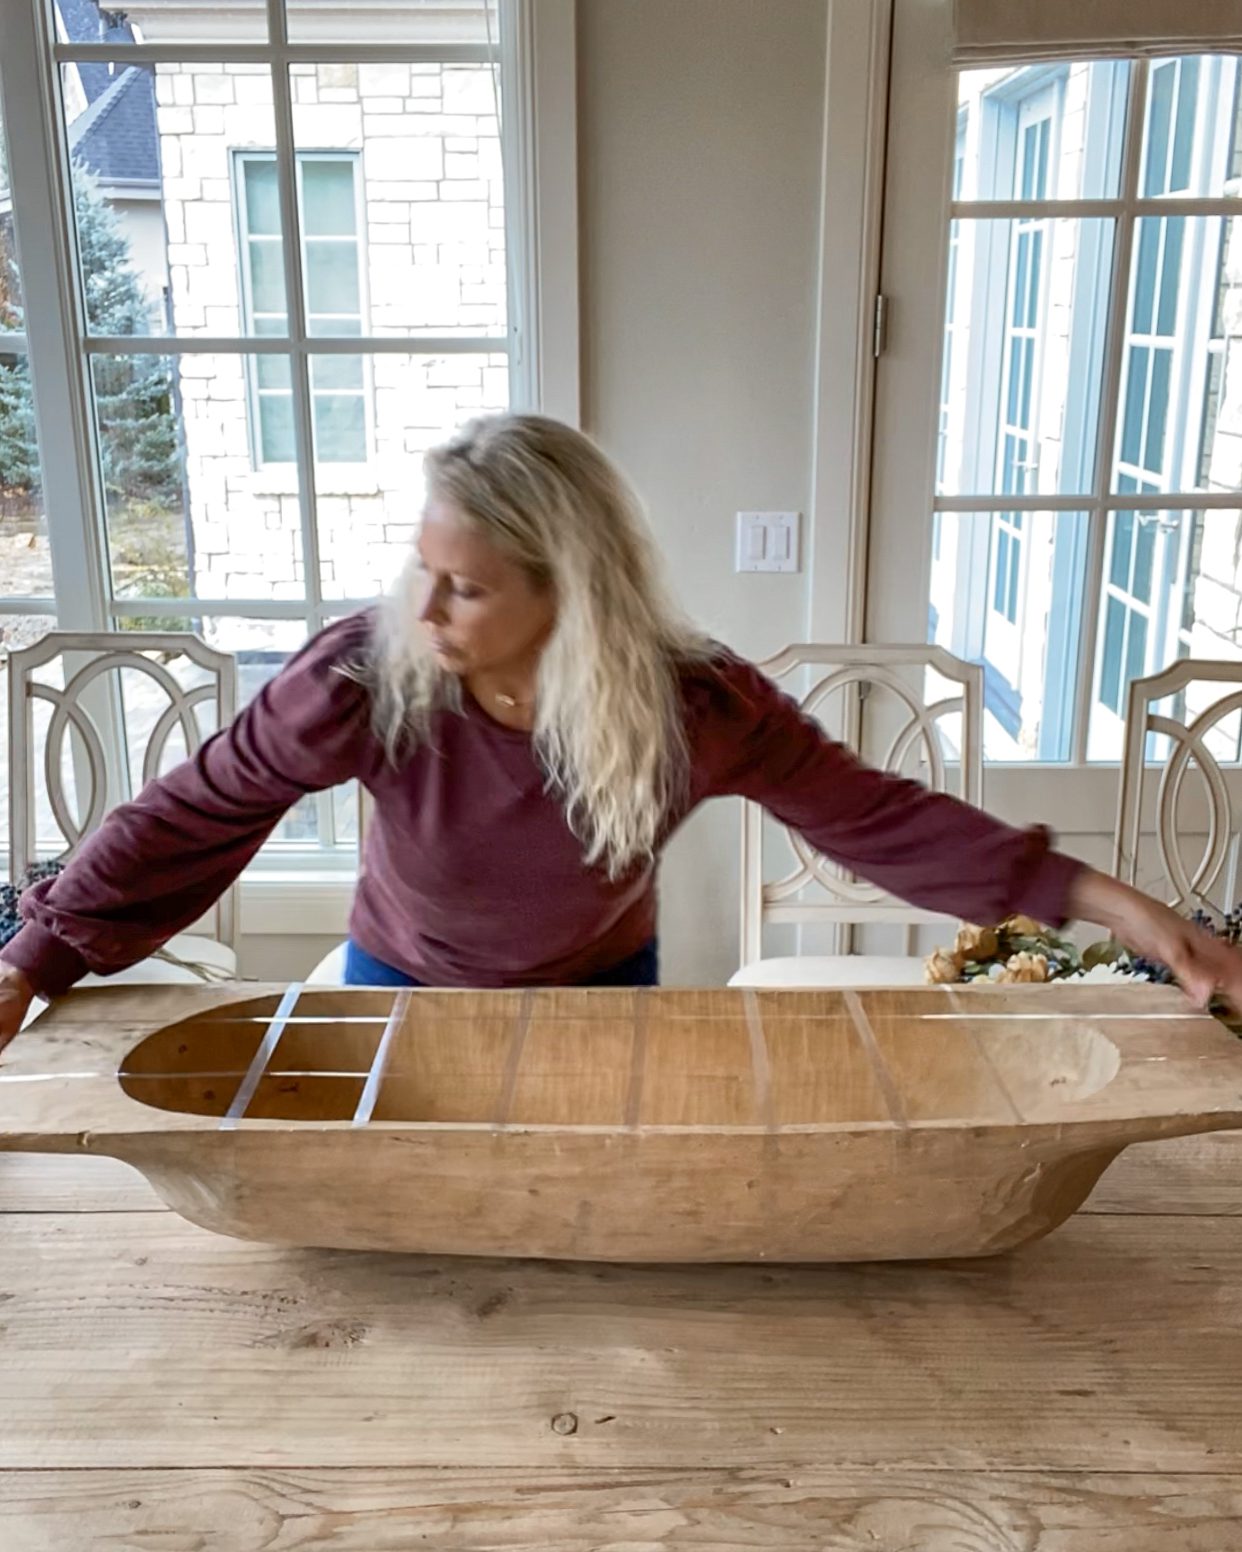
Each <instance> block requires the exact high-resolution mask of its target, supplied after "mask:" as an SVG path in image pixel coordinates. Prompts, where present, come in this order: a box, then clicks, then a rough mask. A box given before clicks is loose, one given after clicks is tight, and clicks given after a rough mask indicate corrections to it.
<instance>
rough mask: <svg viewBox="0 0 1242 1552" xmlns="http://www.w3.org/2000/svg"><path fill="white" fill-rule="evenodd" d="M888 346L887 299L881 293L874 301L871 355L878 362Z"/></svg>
mask: <svg viewBox="0 0 1242 1552" xmlns="http://www.w3.org/2000/svg"><path fill="white" fill-rule="evenodd" d="M887 344H888V298H887V297H886V296H885V295H883V293H881V294H880V295H879V296H877V297H876V299H875V318H874V321H873V323H872V327H871V353H872V355H873V356H875V358H876V360H877V361H878V360H879V358H880V357H881V356H882V355H883V354H884V350H885V347H886V346H887Z"/></svg>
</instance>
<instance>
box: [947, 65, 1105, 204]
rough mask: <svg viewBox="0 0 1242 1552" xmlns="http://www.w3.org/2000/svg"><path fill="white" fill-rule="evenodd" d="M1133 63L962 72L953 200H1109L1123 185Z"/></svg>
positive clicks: (959, 90)
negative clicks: (960, 133) (962, 129)
mask: <svg viewBox="0 0 1242 1552" xmlns="http://www.w3.org/2000/svg"><path fill="white" fill-rule="evenodd" d="M1129 77H1130V66H1129V65H1128V64H1127V63H1126V62H1125V61H1124V60H1097V61H1095V62H1093V63H1089V62H1086V61H1079V62H1074V63H1067V64H1065V65H1063V66H1060V67H1059V68H1057V69H1056V70H1055V71H1054V72H1051V73H1050V72H1049V69H1048V67H1047V66H1046V65H1043V64H1039V65H1029V66H1025V65H1024V66H1019V67H1018V68H1016V69H1015V68H1002V69H986V70H964V71H962V72H961V74H960V76H959V78H958V107H957V112H958V123H959V125H961V124H962V123H963V121H964V123H965V135H964V136H963V137H962V155H961V161H962V171H961V181H960V187H959V190H958V192H957V194H956V195H955V198H957V199H962V200H975V199H1108V198H1111V197H1114V196H1115V195H1116V194H1117V193H1118V192H1119V189H1120V172H1121V152H1122V147H1123V144H1124V140H1125V117H1126V104H1127V96H1128V92H1129Z"/></svg>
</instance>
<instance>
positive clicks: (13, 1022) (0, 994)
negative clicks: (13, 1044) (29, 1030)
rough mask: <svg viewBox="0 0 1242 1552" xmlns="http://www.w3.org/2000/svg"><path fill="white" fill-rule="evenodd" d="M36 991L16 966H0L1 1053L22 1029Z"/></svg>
mask: <svg viewBox="0 0 1242 1552" xmlns="http://www.w3.org/2000/svg"><path fill="white" fill-rule="evenodd" d="M34 997H35V989H34V987H33V986H32V985H31V984H30V982H29V981H28V980H27V979H26V977H25V975H24V974H23V973H22V972H21V971H20V970H18V969H17V968H16V967H15V966H14V965H4V964H0V1051H3V1050H4V1048H5V1046H6V1045H8V1043H9V1041H10V1040H12V1038H13V1036H14V1035H15V1034H16V1033H17V1032H18V1030H19V1029H20V1028H21V1027H22V1020H23V1019H24V1018H25V1017H26V1013H27V1011H28V1010H29V1008H30V1004H31V1003H32V1002H33V1001H34Z"/></svg>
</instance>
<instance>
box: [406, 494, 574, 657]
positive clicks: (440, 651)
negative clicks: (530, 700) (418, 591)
mask: <svg viewBox="0 0 1242 1552" xmlns="http://www.w3.org/2000/svg"><path fill="white" fill-rule="evenodd" d="M418 556H419V561H420V564H421V571H422V576H423V582H424V584H425V586H424V592H423V596H422V607H421V609H420V611H419V619H420V620H421V622H422V626H423V629H424V630H425V631H426V632H427V638H428V640H429V641H430V643H431V647H432V650H433V651H434V652H435V655H436V657H437V658H438V659H439V661H440V664H441V666H442V667H444V668H446V669H448V670H449V672H450V673H454V674H457V675H459V676H460V677H462V678H466V677H468V676H470V675H471V674H480V673H504V672H506V671H512V672H514V673H521V672H524V671H528V670H529V669H530V668H532V667H533V666H534V664H535V663H536V662H537V661H538V658H539V654H540V652H542V650H543V647H544V644H545V643H546V642H547V639H548V637H549V636H550V635H551V633H552V627H553V625H554V623H555V620H556V608H555V603H554V600H553V594H552V589H551V588H550V587H545V586H540V585H539V583H537V582H536V581H535V580H534V579H533V578H532V577H531V575H530V573H529V572H527V571H526V570H525V569H524V568H523V567H521V566H519V565H517V564H516V563H515V562H514V561H512V560H510V559H509V558H508V557H507V556H505V555H504V554H502V553H501V552H500V551H499V550H498V549H497V548H496V547H495V545H493V544H489V543H488V541H487V540H486V539H485V538H483V537H482V535H481V534H479V533H478V532H477V531H476V530H474V529H473V528H471V526H470V524H469V523H468V522H467V521H466V519H465V518H464V517H463V515H462V513H461V511H460V509H459V508H458V507H457V506H455V505H454V503H453V502H451V501H449V500H446V499H445V498H443V497H440V496H436V495H434V494H433V495H432V496H430V497H429V498H428V501H427V505H426V507H425V508H424V510H423V524H422V529H421V531H420V533H419V537H418Z"/></svg>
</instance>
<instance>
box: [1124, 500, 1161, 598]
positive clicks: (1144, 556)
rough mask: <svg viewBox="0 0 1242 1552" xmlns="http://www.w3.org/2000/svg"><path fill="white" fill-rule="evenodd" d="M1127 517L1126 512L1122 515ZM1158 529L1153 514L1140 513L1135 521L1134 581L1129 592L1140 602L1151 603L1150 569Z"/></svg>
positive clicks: (1153, 557) (1154, 553) (1152, 562)
mask: <svg viewBox="0 0 1242 1552" xmlns="http://www.w3.org/2000/svg"><path fill="white" fill-rule="evenodd" d="M1124 515H1125V516H1127V517H1128V516H1129V515H1130V514H1129V513H1128V512H1127V513H1126V514H1124ZM1159 532H1160V530H1159V527H1158V526H1157V520H1156V518H1155V516H1154V514H1148V513H1142V514H1141V515H1140V516H1139V517H1138V519H1137V525H1136V530H1135V536H1134V540H1135V542H1134V580H1133V581H1132V582H1131V584H1130V591H1131V592H1132V593H1133V594H1134V596H1135V598H1137V599H1139V600H1140V602H1142V603H1145V604H1149V603H1150V602H1151V581H1152V567H1153V565H1154V564H1155V559H1156V539H1157V537H1158V535H1159Z"/></svg>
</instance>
